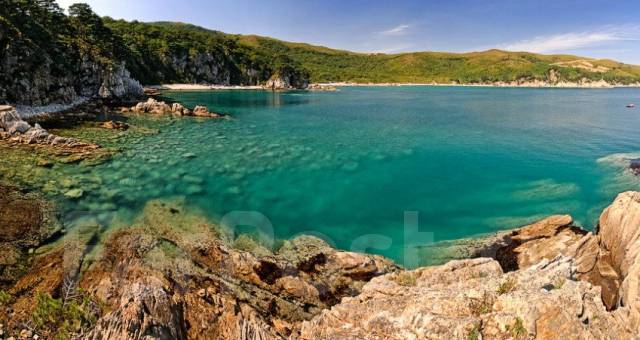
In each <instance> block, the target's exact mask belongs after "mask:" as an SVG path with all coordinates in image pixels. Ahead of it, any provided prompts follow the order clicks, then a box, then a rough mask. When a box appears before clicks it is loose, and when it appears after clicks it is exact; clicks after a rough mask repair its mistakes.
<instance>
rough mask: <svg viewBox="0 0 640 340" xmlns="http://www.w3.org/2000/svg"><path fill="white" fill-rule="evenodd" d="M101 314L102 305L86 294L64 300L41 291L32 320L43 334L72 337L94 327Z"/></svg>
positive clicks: (61, 337) (57, 337) (64, 337)
mask: <svg viewBox="0 0 640 340" xmlns="http://www.w3.org/2000/svg"><path fill="white" fill-rule="evenodd" d="M100 314H101V306H100V305H99V304H98V303H96V302H95V301H93V300H92V299H91V298H90V297H89V296H87V295H85V294H80V295H79V296H78V297H74V298H71V299H69V300H67V301H63V300H62V299H54V298H52V297H51V295H49V294H46V293H40V294H38V296H37V297H36V306H35V309H34V310H33V313H32V315H31V321H32V322H33V325H34V326H35V327H36V330H37V331H38V332H40V333H42V334H45V335H46V334H49V335H50V336H52V337H55V338H56V339H70V338H72V335H73V334H77V333H82V332H83V331H86V330H88V329H90V328H91V327H93V325H94V324H95V322H96V321H97V319H98V317H99V316H100Z"/></svg>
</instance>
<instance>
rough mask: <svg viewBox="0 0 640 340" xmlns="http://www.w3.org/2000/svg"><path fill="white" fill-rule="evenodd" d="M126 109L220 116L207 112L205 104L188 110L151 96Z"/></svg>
mask: <svg viewBox="0 0 640 340" xmlns="http://www.w3.org/2000/svg"><path fill="white" fill-rule="evenodd" d="M126 111H128V112H136V113H152V114H157V115H175V116H196V117H207V118H221V117H222V115H220V114H217V113H214V112H209V109H208V108H207V107H206V106H196V107H195V108H194V109H193V110H190V109H188V108H186V107H184V106H183V105H182V104H180V103H173V104H172V105H169V104H167V103H165V102H163V101H158V100H156V99H153V98H149V99H147V101H146V102H140V103H138V104H136V105H135V106H133V107H131V108H129V109H127V110H126Z"/></svg>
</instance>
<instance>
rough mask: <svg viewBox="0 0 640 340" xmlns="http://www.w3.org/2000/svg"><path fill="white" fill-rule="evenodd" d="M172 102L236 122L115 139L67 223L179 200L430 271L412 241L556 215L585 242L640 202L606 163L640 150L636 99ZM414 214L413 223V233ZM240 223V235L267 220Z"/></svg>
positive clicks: (476, 96) (198, 98)
mask: <svg viewBox="0 0 640 340" xmlns="http://www.w3.org/2000/svg"><path fill="white" fill-rule="evenodd" d="M165 95H166V96H168V97H171V98H173V99H175V100H178V101H180V102H183V103H184V104H185V105H187V106H193V105H196V104H205V105H207V106H208V107H209V108H210V109H211V110H213V111H222V112H224V113H228V114H230V115H232V116H233V119H231V120H199V119H192V118H183V119H171V118H161V119H140V118H136V119H132V121H131V122H130V123H132V124H136V125H138V126H143V127H147V128H151V129H159V131H160V133H158V134H151V135H143V136H137V137H128V138H126V137H123V138H122V139H115V140H114V141H113V144H114V145H116V146H118V147H119V148H121V149H122V153H121V154H119V155H118V156H116V157H115V158H114V159H113V160H112V161H110V162H108V163H105V164H102V165H99V166H96V167H91V168H87V169H85V170H84V172H83V173H81V174H76V173H75V172H77V171H79V170H77V169H78V167H69V168H68V169H67V170H65V171H68V172H69V174H70V177H69V178H72V179H74V180H77V181H79V182H80V184H78V185H83V186H85V187H86V186H87V184H86V183H90V184H91V183H93V184H92V185H90V186H89V187H88V188H86V190H85V195H84V196H83V197H82V198H81V199H80V200H76V201H71V202H69V203H68V204H67V215H68V216H72V218H74V217H75V216H76V215H82V216H84V215H87V214H88V215H91V216H96V217H97V219H98V221H99V223H101V224H105V225H107V224H109V223H111V221H112V218H113V217H114V216H116V217H118V220H119V221H123V220H125V221H126V220H127V219H128V218H132V217H133V216H135V215H136V214H137V213H138V212H139V210H140V209H141V208H142V206H143V205H144V203H145V202H146V201H148V200H149V199H154V198H163V197H173V196H186V198H187V202H188V203H189V204H190V205H192V206H194V207H197V208H200V209H202V210H203V211H205V213H206V214H207V215H209V216H210V217H211V218H213V219H216V220H221V219H222V218H223V217H224V216H225V215H226V214H227V213H229V212H232V211H256V212H259V213H261V214H263V215H264V216H266V217H267V218H268V220H269V221H270V223H271V224H272V226H273V229H274V233H275V236H276V237H277V238H289V237H291V236H294V235H297V234H299V233H313V234H317V235H323V236H324V237H325V238H327V239H328V240H329V241H330V242H331V243H333V244H334V245H336V246H338V247H340V248H343V249H353V250H358V251H363V250H364V251H369V252H373V253H379V254H383V255H386V256H389V257H392V258H394V259H396V260H398V261H399V262H401V263H402V262H404V263H406V264H409V265H417V264H423V263H429V262H430V261H429V259H424V258H423V259H419V260H418V261H417V262H416V261H414V260H413V259H411V260H409V259H405V255H406V256H415V254H412V253H407V254H405V253H404V252H403V250H404V249H405V247H404V245H405V239H406V241H408V242H409V243H410V244H411V245H412V246H413V245H416V244H419V243H421V242H428V241H431V240H433V241H439V240H449V239H455V238H461V237H468V236H473V235H478V234H482V233H487V232H492V231H496V230H500V229H506V228H513V227H516V226H519V225H522V224H525V223H528V222H531V221H533V220H535V219H537V218H540V217H543V216H546V215H550V214H554V213H569V214H571V215H572V216H573V217H574V219H575V220H576V221H577V222H578V223H579V224H581V225H583V226H585V227H587V228H592V227H593V226H594V225H595V224H596V223H597V218H598V216H599V214H600V212H601V210H602V209H603V208H604V207H605V206H606V205H607V204H608V203H609V202H610V201H611V200H612V199H613V198H614V197H615V195H616V193H618V192H619V191H622V190H629V189H640V188H639V185H638V183H637V181H636V180H635V178H634V177H633V176H631V175H630V174H628V173H625V172H624V171H622V166H623V163H624V158H625V157H626V156H622V157H617V156H611V155H613V154H620V153H623V154H624V153H629V152H635V151H638V150H640V134H639V133H637V131H638V130H639V128H640V111H639V110H637V109H635V110H634V109H627V108H625V105H626V104H627V103H629V102H633V101H634V100H635V101H640V90H638V89H602V90H600V89H598V90H595V89H515V88H457V87H385V88H381V87H375V88H355V87H354V88H342V89H341V90H340V91H339V92H289V93H271V92H264V91H217V92H168V93H166V94H165ZM621 159H622V160H621ZM87 178H90V179H91V181H88V180H87ZM83 183H84V184H83ZM73 185H75V184H71V185H70V187H72V186H73ZM406 211H417V212H418V214H419V229H418V230H414V231H413V234H412V233H409V232H408V231H407V229H406V228H405V227H404V214H405V212H406ZM78 212H80V213H78ZM235 216H238V215H237V214H236V215H235ZM239 216H241V217H245V219H244V220H241V221H240V222H239V223H240V224H241V227H242V228H241V229H242V230H243V231H251V229H252V228H251V226H250V225H252V224H253V225H255V224H258V223H259V221H260V220H258V219H256V216H257V215H256V214H253V215H246V214H244V215H242V214H240V215H239ZM247 216H248V217H247ZM227 217H228V216H227ZM247 218H248V219H247ZM256 221H258V222H256ZM263 225H264V224H263ZM405 260H407V261H405Z"/></svg>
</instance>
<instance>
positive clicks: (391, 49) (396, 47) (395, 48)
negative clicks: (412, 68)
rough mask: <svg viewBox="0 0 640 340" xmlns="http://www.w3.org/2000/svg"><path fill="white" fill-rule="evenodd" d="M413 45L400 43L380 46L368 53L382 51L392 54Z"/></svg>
mask: <svg viewBox="0 0 640 340" xmlns="http://www.w3.org/2000/svg"><path fill="white" fill-rule="evenodd" d="M412 47H413V44H401V45H394V46H390V47H386V48H381V49H378V50H375V51H372V52H369V53H384V54H393V53H400V52H406V51H407V50H409V49H411V48H412Z"/></svg>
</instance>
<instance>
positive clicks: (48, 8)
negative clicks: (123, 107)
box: [0, 0, 142, 106]
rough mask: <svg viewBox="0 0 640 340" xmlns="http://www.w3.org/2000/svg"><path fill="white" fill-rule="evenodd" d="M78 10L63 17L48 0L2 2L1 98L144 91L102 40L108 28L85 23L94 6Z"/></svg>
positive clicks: (41, 100)
mask: <svg viewBox="0 0 640 340" xmlns="http://www.w3.org/2000/svg"><path fill="white" fill-rule="evenodd" d="M77 12H78V13H76V15H75V16H74V17H67V16H65V15H64V14H63V13H62V11H61V10H60V9H59V8H58V7H57V5H55V4H51V3H49V2H47V1H41V2H35V1H24V2H19V1H12V0H11V1H9V0H8V1H7V2H6V3H3V7H2V9H0V74H2V75H3V76H2V77H1V78H0V102H3V103H11V104H25V105H35V106H40V105H46V104H50V103H69V102H73V101H76V100H77V99H78V98H79V97H86V98H93V97H101V98H128V97H137V96H140V95H142V86H140V84H139V83H138V82H137V81H135V80H134V79H132V78H131V76H130V74H129V72H128V71H127V69H126V67H125V64H124V63H123V62H122V61H119V60H118V59H117V58H115V55H116V54H117V53H116V51H114V50H113V48H112V47H111V45H109V44H108V43H107V42H106V41H108V40H109V39H112V38H113V36H112V35H111V34H110V32H108V31H105V30H104V27H103V26H101V25H99V24H89V23H85V21H91V20H95V18H96V16H95V14H93V13H92V12H90V11H89V12H88V13H84V12H79V11H77ZM98 20H99V18H98ZM85 24H86V26H85ZM93 31H95V32H93ZM98 32H99V34H98Z"/></svg>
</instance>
